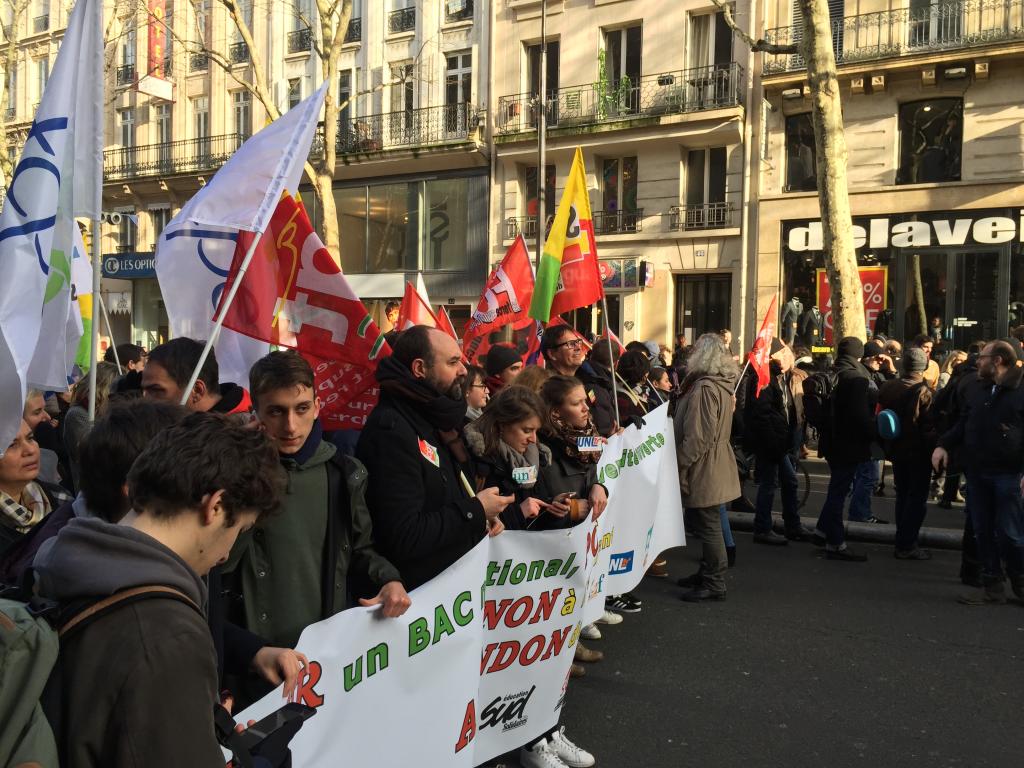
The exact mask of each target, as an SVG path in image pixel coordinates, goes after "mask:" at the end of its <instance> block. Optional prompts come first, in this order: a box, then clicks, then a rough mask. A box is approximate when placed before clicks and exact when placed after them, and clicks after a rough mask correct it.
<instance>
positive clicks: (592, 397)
mask: <svg viewBox="0 0 1024 768" xmlns="http://www.w3.org/2000/svg"><path fill="white" fill-rule="evenodd" d="M587 400H589V401H590V402H591V403H596V402H597V395H595V394H594V390H592V389H588V390H587Z"/></svg>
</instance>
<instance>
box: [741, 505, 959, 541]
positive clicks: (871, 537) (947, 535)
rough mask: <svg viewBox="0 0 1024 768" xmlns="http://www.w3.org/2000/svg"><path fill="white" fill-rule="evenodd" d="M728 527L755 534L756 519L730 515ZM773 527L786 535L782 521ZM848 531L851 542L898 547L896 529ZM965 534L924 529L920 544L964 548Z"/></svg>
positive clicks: (869, 526)
mask: <svg viewBox="0 0 1024 768" xmlns="http://www.w3.org/2000/svg"><path fill="white" fill-rule="evenodd" d="M800 521H801V522H802V523H803V524H804V525H805V526H806V527H807V528H811V529H813V528H814V526H815V525H817V523H818V518H816V517H801V518H800ZM729 525H730V526H732V527H733V528H734V529H735V530H737V531H752V530H754V515H753V514H752V513H750V512H730V513H729ZM773 527H774V529H775V531H776V532H778V533H785V527H784V526H783V524H782V521H781V520H779V519H777V518H776V519H774V522H773ZM843 527H844V529H845V530H846V538H848V539H850V540H851V541H866V542H869V543H871V544H895V543H896V526H895V525H894V524H892V523H890V524H889V525H879V524H878V523H858V522H849V521H847V522H846V523H844V524H843ZM962 539H963V532H962V531H956V530H952V529H950V528H922V529H921V532H920V534H918V542H920V544H921V546H923V547H932V548H934V549H955V550H959V549H960V548H961V542H962Z"/></svg>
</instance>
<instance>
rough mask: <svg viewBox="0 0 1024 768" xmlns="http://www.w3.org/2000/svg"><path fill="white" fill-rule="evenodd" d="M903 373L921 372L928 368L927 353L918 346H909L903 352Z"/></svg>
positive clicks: (906, 374)
mask: <svg viewBox="0 0 1024 768" xmlns="http://www.w3.org/2000/svg"><path fill="white" fill-rule="evenodd" d="M902 364H903V374H904V375H905V376H909V375H910V374H912V373H922V372H923V371H926V370H928V355H926V354H925V353H924V350H923V349H921V348H920V347H911V348H910V349H908V350H906V351H904V353H903V360H902Z"/></svg>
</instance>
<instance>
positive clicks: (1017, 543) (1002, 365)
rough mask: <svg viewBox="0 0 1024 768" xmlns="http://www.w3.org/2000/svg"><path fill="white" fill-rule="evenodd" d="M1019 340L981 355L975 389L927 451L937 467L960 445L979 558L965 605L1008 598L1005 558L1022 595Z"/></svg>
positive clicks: (996, 344)
mask: <svg viewBox="0 0 1024 768" xmlns="http://www.w3.org/2000/svg"><path fill="white" fill-rule="evenodd" d="M1022 358H1024V355H1022V352H1021V349H1020V347H1019V345H1011V344H1010V343H1009V342H1008V341H993V342H992V343H990V344H988V345H987V346H986V347H985V348H984V349H983V350H982V352H981V354H980V355H978V378H979V379H980V380H981V382H982V383H981V385H980V386H977V387H975V388H972V390H971V391H970V397H969V400H968V402H967V407H966V409H965V411H964V413H963V415H961V417H960V420H959V421H958V422H957V423H956V425H955V426H954V427H953V428H952V429H950V430H949V431H948V432H947V433H946V434H944V435H943V436H942V438H941V439H940V440H939V447H938V448H936V449H935V451H934V453H933V454H932V465H933V466H934V467H935V469H936V471H941V470H942V468H943V467H944V466H945V465H946V464H947V463H948V462H949V451H950V450H953V449H956V448H960V447H962V448H963V449H964V450H963V454H964V457H965V461H966V465H967V492H968V501H969V503H968V507H969V509H970V515H971V520H972V522H973V524H974V536H975V539H976V540H977V544H978V553H979V555H980V559H981V563H982V584H983V588H982V589H981V590H973V591H972V592H971V593H969V594H965V595H962V596H961V597H960V602H962V603H965V604H967V605H993V604H1002V603H1005V602H1006V593H1005V588H1004V575H1003V561H1005V563H1006V571H1007V574H1008V575H1009V577H1010V586H1011V587H1012V588H1013V593H1014V594H1015V595H1016V596H1017V599H1018V600H1022V601H1024V505H1022V501H1021V498H1022V495H1024V479H1022V475H1024V386H1022V385H1021V384H1022V379H1024V361H1022Z"/></svg>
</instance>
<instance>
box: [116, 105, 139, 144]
mask: <svg viewBox="0 0 1024 768" xmlns="http://www.w3.org/2000/svg"><path fill="white" fill-rule="evenodd" d="M117 124H118V125H119V126H120V130H121V146H122V147H134V146H135V112H134V111H133V110H131V109H119V110H118V111H117Z"/></svg>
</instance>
